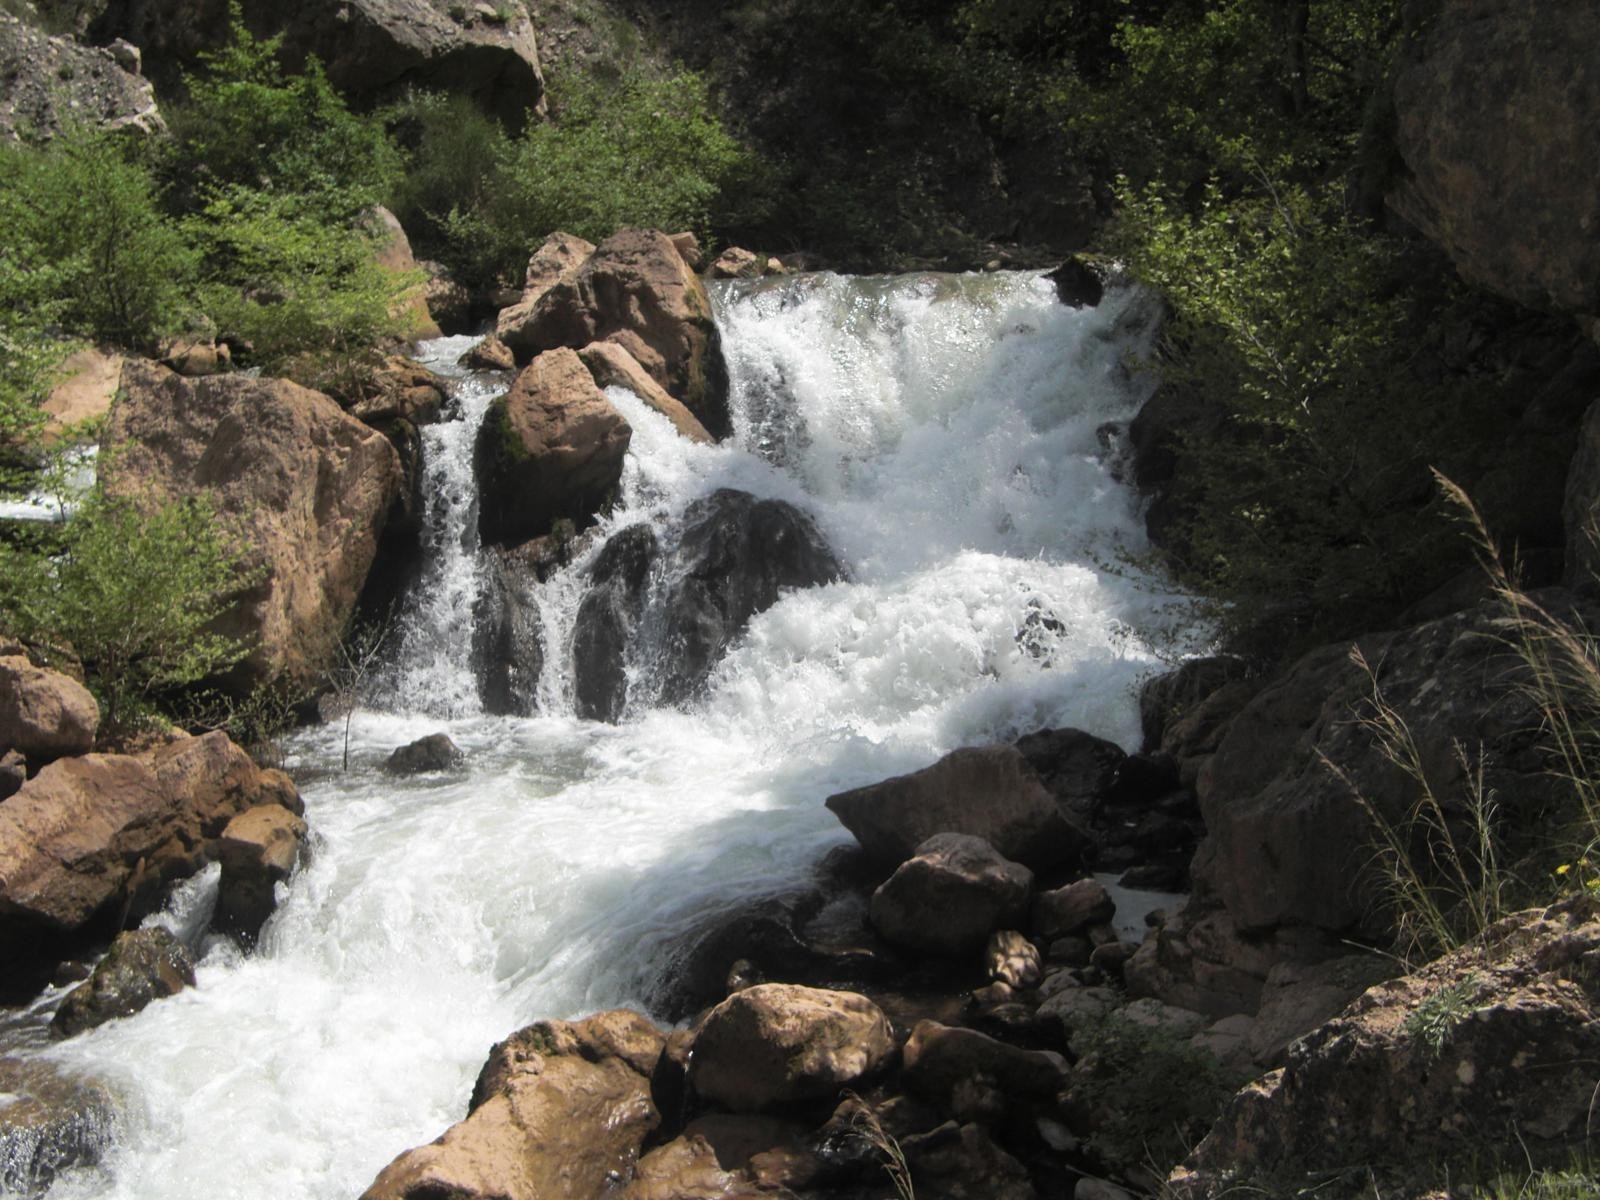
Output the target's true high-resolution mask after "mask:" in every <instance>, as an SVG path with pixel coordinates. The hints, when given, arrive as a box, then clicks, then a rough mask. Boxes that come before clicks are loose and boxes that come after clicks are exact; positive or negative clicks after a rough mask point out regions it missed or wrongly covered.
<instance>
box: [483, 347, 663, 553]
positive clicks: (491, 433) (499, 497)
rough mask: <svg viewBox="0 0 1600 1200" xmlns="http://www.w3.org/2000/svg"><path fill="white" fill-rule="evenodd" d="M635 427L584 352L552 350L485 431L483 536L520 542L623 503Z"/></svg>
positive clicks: (581, 523)
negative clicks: (620, 493)
mask: <svg viewBox="0 0 1600 1200" xmlns="http://www.w3.org/2000/svg"><path fill="white" fill-rule="evenodd" d="M632 436H633V430H632V428H630V427H629V425H628V423H627V421H625V420H623V418H622V414H621V413H619V412H618V411H617V410H616V407H615V406H614V405H613V404H612V403H611V401H609V400H607V399H606V397H605V393H604V392H602V391H601V390H600V389H599V388H598V387H596V386H595V382H594V378H593V377H592V376H591V375H590V374H589V369H588V368H587V367H585V366H584V365H583V362H582V360H580V359H579V358H578V355H577V353H576V352H574V351H572V350H567V349H556V350H549V351H546V352H545V353H543V354H541V355H539V357H538V358H536V359H534V360H533V362H531V363H529V364H528V366H527V367H525V368H524V369H523V370H522V372H521V374H519V375H518V376H517V378H516V380H515V382H513V383H512V385H511V390H510V391H509V392H508V393H507V394H506V395H505V396H504V397H503V398H502V399H500V400H497V401H495V402H494V404H493V405H492V406H491V407H490V409H489V413H488V415H487V416H486V417H485V418H484V422H483V426H482V428H481V430H480V431H479V433H478V442H477V449H476V452H475V460H476V464H477V472H478V488H479V498H478V531H479V533H480V534H481V535H482V537H483V540H484V541H485V542H490V543H495V544H500V545H515V544H517V543H520V542H525V541H528V540H529V539H531V538H536V537H541V536H543V535H545V534H548V533H550V532H551V530H552V529H553V528H554V526H555V524H556V522H557V521H569V522H571V523H572V525H573V526H574V527H576V528H579V529H581V528H584V527H586V526H588V525H591V524H593V522H594V518H595V515H596V514H597V513H599V512H600V511H601V509H602V508H603V507H605V505H606V504H607V503H608V502H610V501H611V500H612V499H614V498H615V496H616V493H617V487H618V485H619V483H620V481H621V479H622V460H623V456H624V455H625V454H626V453H627V451H628V442H629V441H630V440H631V438H632Z"/></svg>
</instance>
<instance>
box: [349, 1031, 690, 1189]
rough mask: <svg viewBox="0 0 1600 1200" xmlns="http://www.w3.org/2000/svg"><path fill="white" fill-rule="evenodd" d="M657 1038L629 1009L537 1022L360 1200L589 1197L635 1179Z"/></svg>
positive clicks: (648, 1117) (652, 1114)
mask: <svg viewBox="0 0 1600 1200" xmlns="http://www.w3.org/2000/svg"><path fill="white" fill-rule="evenodd" d="M661 1049H662V1037H661V1034H660V1033H659V1032H657V1030H656V1028H655V1027H654V1026H653V1025H651V1024H650V1023H649V1022H648V1021H646V1020H645V1019H644V1018H643V1017H641V1016H639V1015H638V1014H637V1013H631V1012H623V1011H617V1012H609V1013H600V1014H598V1015H596V1016H593V1017H589V1018H587V1019H586V1020H583V1021H578V1022H574V1023H568V1022H566V1021H541V1022H539V1023H538V1024H536V1025H531V1026H529V1027H528V1028H526V1029H523V1030H521V1031H520V1032H518V1033H515V1034H513V1035H512V1036H511V1037H509V1038H507V1039H506V1040H505V1041H504V1042H502V1043H500V1044H499V1045H498V1046H496V1047H495V1048H494V1050H493V1051H492V1052H491V1053H490V1055H489V1061H488V1062H487V1063H486V1064H485V1065H484V1068H483V1071H482V1073H481V1074H480V1075H479V1076H478V1083H477V1086H476V1087H475V1088H474V1089H473V1095H472V1103H471V1108H470V1111H469V1113H468V1116H467V1118H466V1119H465V1120H464V1121H462V1122H461V1123H460V1124H458V1125H455V1126H452V1127H451V1128H450V1129H449V1130H447V1131H446V1132H445V1134H444V1136H442V1137H441V1138H440V1139H439V1140H438V1141H436V1142H434V1143H432V1144H431V1145H428V1146H422V1147H419V1148H417V1149H415V1150H408V1151H406V1152H405V1153H404V1154H402V1155H401V1156H400V1157H399V1158H397V1159H395V1160H394V1162H392V1163H390V1164H389V1166H388V1167H386V1168H384V1170H383V1173H382V1174H380V1175H379V1176H378V1178H377V1180H376V1181H374V1183H373V1184H372V1186H371V1187H370V1188H368V1189H367V1191H366V1192H365V1193H364V1194H363V1200H401V1198H402V1197H403V1198H405V1200H431V1198H434V1197H439V1196H451V1197H456V1198H458V1200H592V1198H593V1197H595V1196H599V1195H603V1194H605V1193H606V1191H607V1189H608V1187H609V1186H610V1185H611V1184H612V1183H613V1182H615V1181H618V1180H622V1179H626V1178H627V1177H628V1176H629V1175H631V1174H632V1172H633V1168H634V1164H635V1163H636V1161H637V1160H638V1157H639V1153H640V1149H641V1147H642V1146H643V1144H644V1141H645V1139H646V1138H647V1137H648V1136H649V1135H650V1134H651V1133H652V1132H653V1131H654V1130H655V1129H656V1127H657V1125H658V1124H659V1123H660V1115H659V1113H658V1112H657V1110H656V1106H655V1104H654V1102H653V1101H652V1099H651V1090H650V1076H651V1073H652V1072H653V1071H654V1070H655V1066H656V1061H657V1060H658V1059H659V1058H660V1056H661Z"/></svg>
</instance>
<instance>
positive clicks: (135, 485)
mask: <svg viewBox="0 0 1600 1200" xmlns="http://www.w3.org/2000/svg"><path fill="white" fill-rule="evenodd" d="M103 444H104V445H105V446H106V447H107V448H109V449H110V450H112V451H113V452H112V453H111V454H110V455H108V456H107V458H106V460H104V462H103V464H102V467H101V483H102V484H103V486H104V487H105V488H106V490H107V491H109V492H110V493H111V494H112V495H116V496H126V497H129V498H131V499H133V500H135V501H136V502H137V503H147V504H154V503H165V502H171V501H174V500H179V499H184V498H187V497H190V496H193V495H196V494H197V493H204V494H208V495H209V496H210V497H211V499H212V502H213V503H214V504H215V505H216V508H217V512H218V516H219V518H220V520H221V524H222V526H223V528H224V530H225V531H226V532H227V533H228V534H229V535H231V536H233V537H234V538H236V539H237V540H238V543H239V544H240V546H241V547H242V548H243V549H244V550H245V551H246V565H247V567H250V568H255V569H256V571H257V576H256V582H255V583H253V584H252V586H251V587H250V588H249V589H248V590H247V591H246V592H245V593H244V594H243V595H242V596H241V597H240V598H239V599H238V600H236V601H235V602H234V603H233V604H232V606H231V607H230V608H229V609H228V611H227V612H226V613H224V614H223V616H222V617H221V618H220V619H219V621H218V623H217V631H218V632H221V633H225V634H228V635H230V636H233V637H238V638H240V639H242V640H244V641H246V642H248V643H250V644H251V645H253V646H254V649H253V650H251V652H250V654H249V656H248V657H247V658H246V659H245V660H244V661H243V662H242V663H241V664H240V665H239V666H237V667H235V668H234V670H233V671H232V672H231V673H230V675H229V677H228V678H229V681H230V682H232V683H234V684H235V685H237V686H239V687H241V688H245V689H247V688H249V687H251V686H254V685H257V684H260V683H263V682H266V681H268V680H272V679H279V678H282V679H285V680H287V681H289V682H292V683H297V684H311V683H312V682H314V681H315V680H316V679H317V678H318V674H319V671H320V669H321V667H322V665H323V664H324V663H325V661H326V660H327V657H328V655H330V654H331V653H332V652H333V650H334V648H335V646H336V645H337V644H338V639H339V637H340V636H341V634H342V633H343V632H344V630H345V628H346V626H347V625H348V623H349V620H350V616H351V614H352V613H353V612H354V611H355V605H356V599H357V597H358V596H359V594H360V592H361V587H362V585H363V584H364V583H365V581H366V578H367V572H368V570H369V569H370V568H371V566H372V563H373V559H374V558H375V557H376V555H377V550H378V538H379V535H380V533H381V532H382V529H383V525H384V522H385V520H386V519H387V517H388V515H389V513H390V509H391V506H393V505H394V504H395V503H396V502H397V501H398V500H399V499H400V487H401V471H400V460H399V456H398V455H397V454H396V452H395V450H394V447H393V446H391V445H390V444H389V441H388V439H386V438H385V437H384V436H383V435H382V434H381V433H378V432H377V431H376V430H373V429H370V428H368V427H367V426H366V425H363V424H362V423H361V422H360V421H358V420H356V419H355V418H354V417H351V416H349V415H348V414H346V413H344V412H341V411H340V410H339V406H338V405H337V404H335V403H334V402H333V401H332V400H330V399H329V398H328V397H326V396H324V395H322V394H321V393H319V392H313V391H309V390H307V389H306V388H302V387H299V386H297V385H295V384H293V383H290V382H288V381H287V380H281V379H251V378H247V377H244V376H240V375H228V376H217V377H214V378H210V379H198V380H186V379H182V378H180V377H179V376H177V375H174V374H173V373H172V372H170V371H167V370H165V369H164V368H161V367H157V366H154V365H151V364H146V363H140V362H133V361H130V362H128V363H127V365H126V366H125V367H124V368H123V372H122V392H121V394H120V396H119V398H118V400H117V403H116V405H115V406H114V407H113V409H112V412H111V421H110V425H109V427H108V428H107V431H106V436H105V439H104V443H103Z"/></svg>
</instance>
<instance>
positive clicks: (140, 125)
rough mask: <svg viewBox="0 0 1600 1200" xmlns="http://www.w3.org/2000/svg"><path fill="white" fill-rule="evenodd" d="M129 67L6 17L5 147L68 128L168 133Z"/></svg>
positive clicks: (0, 73) (2, 56) (2, 55)
mask: <svg viewBox="0 0 1600 1200" xmlns="http://www.w3.org/2000/svg"><path fill="white" fill-rule="evenodd" d="M128 61H130V60H128V59H127V58H126V56H124V58H122V59H120V60H119V58H118V56H117V55H116V54H114V53H113V52H112V51H111V50H109V49H99V48H93V47H90V46H85V45H81V44H80V43H78V42H75V41H73V40H72V39H71V38H68V37H51V36H50V35H48V34H45V33H42V32H40V31H39V30H37V29H33V28H30V27H29V26H28V25H26V24H24V23H23V22H22V21H20V20H18V19H17V18H16V17H14V16H12V15H11V14H10V13H8V12H0V141H4V142H13V141H17V140H19V139H20V138H21V137H23V136H27V137H28V138H30V139H34V138H51V137H54V136H56V135H57V134H58V133H60V132H61V130H62V128H63V126H69V127H76V126H83V125H86V126H88V127H89V128H93V129H106V130H114V129H131V130H137V131H138V132H140V133H145V134H154V133H160V132H164V131H165V129H166V123H165V122H164V121H163V120H162V119H161V113H160V111H159V110H158V109H157V108H156V98H155V93H154V92H153V91H152V90H151V87H150V84H149V82H148V81H147V80H145V79H143V78H141V77H140V75H139V73H138V71H137V70H129V69H128V66H127V65H126V64H127V63H128Z"/></svg>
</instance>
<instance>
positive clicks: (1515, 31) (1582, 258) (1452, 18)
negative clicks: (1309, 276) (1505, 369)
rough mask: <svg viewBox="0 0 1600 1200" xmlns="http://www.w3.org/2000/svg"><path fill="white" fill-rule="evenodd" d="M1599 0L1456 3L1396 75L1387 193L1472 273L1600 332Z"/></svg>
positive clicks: (1472, 278)
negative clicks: (1396, 172)
mask: <svg viewBox="0 0 1600 1200" xmlns="http://www.w3.org/2000/svg"><path fill="white" fill-rule="evenodd" d="M1597 44H1600V9H1597V8H1596V7H1595V6H1594V4H1592V3H1590V2H1589V0H1447V2H1446V3H1445V4H1444V5H1443V6H1442V8H1441V11H1440V12H1439V14H1438V16H1437V18H1436V19H1435V20H1434V22H1433V23H1432V25H1431V27H1430V28H1429V29H1428V30H1427V31H1426V32H1425V33H1424V34H1423V35H1422V36H1421V37H1419V38H1418V39H1417V41H1416V43H1415V44H1414V45H1413V46H1412V47H1411V48H1410V49H1409V52H1408V56H1407V59H1406V61H1405V62H1404V63H1403V64H1402V66H1401V69H1400V72H1399V74H1398V76H1397V78H1396V83H1395V110H1396V115H1397V129H1396V142H1397V149H1398V151H1399V154H1400V156H1401V158H1402V159H1403V161H1404V163H1405V168H1406V174H1405V177H1404V178H1403V180H1402V181H1401V182H1400V183H1399V184H1398V186H1396V187H1395V188H1393V189H1392V190H1391V192H1390V194H1389V197H1388V203H1389V205H1390V207H1391V208H1392V209H1394V211H1395V212H1397V213H1399V214H1400V215H1401V216H1402V217H1404V218H1405V219H1406V220H1408V221H1410V222H1411V223H1412V224H1414V225H1416V226H1417V228H1419V229H1420V230H1422V232H1423V233H1425V234H1426V235H1427V236H1428V237H1429V238H1430V239H1431V240H1432V241H1434V242H1436V243H1437V244H1438V245H1440V246H1441V247H1443V248H1444V249H1445V251H1446V252H1448V253H1449V255H1450V257H1451V259H1452V260H1453V261H1454V262H1455V264H1456V266H1457V268H1458V269H1459V270H1460V272H1461V274H1462V275H1463V276H1464V277H1465V278H1467V279H1468V280H1470V281H1471V282H1473V283H1476V284H1478V285H1480V286H1482V287H1485V288H1487V289H1489V290H1490V291H1493V292H1497V293H1498V294H1500V295H1502V296H1506V297H1508V298H1509V299H1511V300H1515V301H1516V302H1518V303H1519V304H1525V305H1527V306H1529V307H1531V308H1541V309H1556V310H1560V311H1565V312H1570V313H1573V314H1575V315H1577V316H1578V317H1579V319H1580V320H1581V321H1583V322H1584V323H1585V324H1586V325H1587V326H1588V328H1589V329H1590V332H1591V334H1594V335H1597V336H1600V160H1597V158H1596V156H1595V130H1596V129H1600V57H1597V56H1596V55H1595V46H1596V45H1597Z"/></svg>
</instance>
